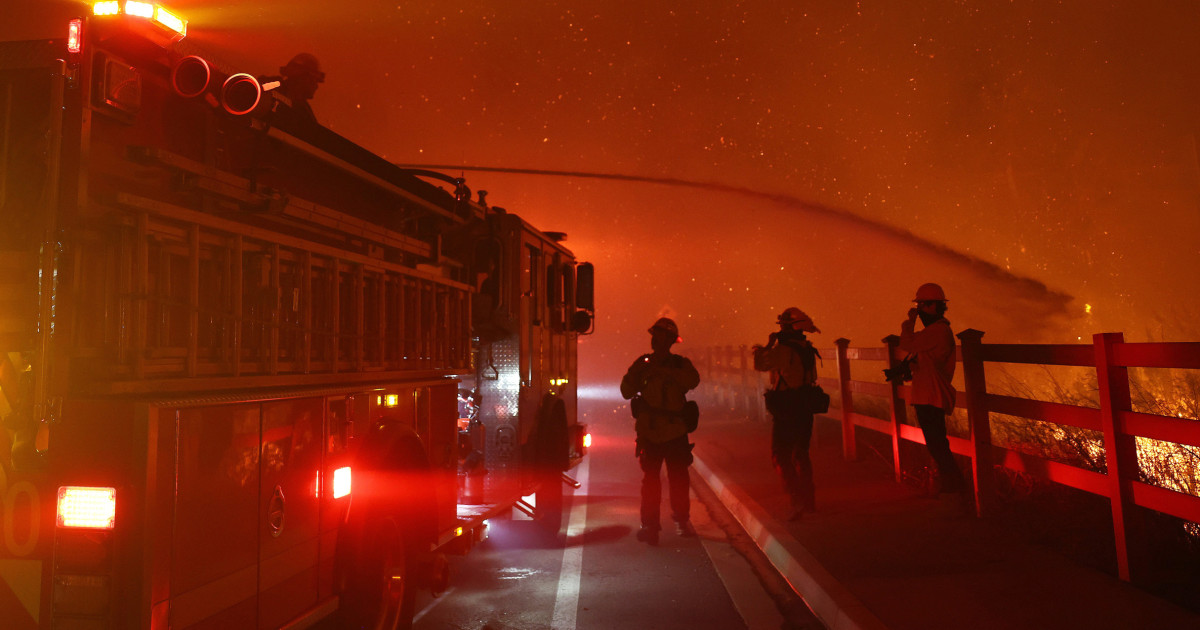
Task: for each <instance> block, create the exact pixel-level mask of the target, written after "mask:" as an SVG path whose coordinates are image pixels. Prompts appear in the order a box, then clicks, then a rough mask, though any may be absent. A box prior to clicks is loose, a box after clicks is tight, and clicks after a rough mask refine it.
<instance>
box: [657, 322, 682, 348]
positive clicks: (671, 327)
mask: <svg viewBox="0 0 1200 630" xmlns="http://www.w3.org/2000/svg"><path fill="white" fill-rule="evenodd" d="M658 330H661V331H663V332H665V333H668V334H671V335H675V343H679V342H680V341H682V339H680V337H679V326H677V325H676V324H675V320H673V319H671V318H670V317H660V318H658V321H656V322H654V325H653V326H651V327H650V331H649V332H650V334H651V335H653V334H654V332H655V331H658Z"/></svg>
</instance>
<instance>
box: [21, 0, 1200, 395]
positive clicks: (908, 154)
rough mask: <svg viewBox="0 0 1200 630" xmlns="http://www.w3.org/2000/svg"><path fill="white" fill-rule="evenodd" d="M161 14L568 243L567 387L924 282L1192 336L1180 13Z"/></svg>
mask: <svg viewBox="0 0 1200 630" xmlns="http://www.w3.org/2000/svg"><path fill="white" fill-rule="evenodd" d="M172 5H173V6H174V7H175V8H177V9H178V10H179V11H180V12H182V13H183V14H185V15H186V16H187V17H188V18H189V19H190V20H191V23H190V26H189V39H190V40H192V41H195V42H198V43H200V44H202V45H205V46H206V47H210V48H213V49H215V50H217V51H218V53H219V54H220V55H224V56H225V61H226V63H228V64H229V65H231V66H233V67H236V68H239V69H241V70H243V71H246V72H250V73H253V74H259V75H265V74H273V73H277V72H278V66H280V65H282V64H283V63H285V62H286V61H287V59H289V58H290V57H291V56H292V55H293V54H295V53H298V52H302V51H303V52H310V53H313V54H314V55H316V56H317V57H318V58H319V59H320V62H321V66H322V69H323V70H324V71H325V72H326V73H327V80H326V82H325V83H324V84H323V85H322V86H321V87H320V89H319V91H318V92H317V94H316V97H315V99H314V100H313V101H312V105H313V108H314V110H315V111H316V115H317V118H318V120H319V121H320V122H321V123H322V124H324V125H326V126H328V127H330V128H332V129H333V130H335V131H337V132H338V133H340V134H342V135H344V136H346V137H348V138H350V139H352V140H355V141H356V142H358V143H360V144H362V145H364V146H366V147H367V148H369V149H371V150H373V151H375V152H378V153H381V154H383V155H384V156H386V157H387V158H388V159H390V160H392V161H395V162H397V163H401V164H412V165H440V166H443V167H446V170H450V171H451V172H452V173H453V174H455V175H457V174H459V172H458V171H454V170H452V168H451V167H453V168H458V169H462V170H461V173H462V174H464V175H465V176H466V178H467V183H468V185H470V186H471V187H472V188H473V189H475V190H479V189H486V190H488V191H489V193H490V194H489V196H488V201H489V202H490V203H492V204H494V205H497V206H502V207H504V208H506V209H507V210H509V211H511V212H514V213H517V214H520V215H522V216H523V217H525V218H526V219H528V220H529V221H530V222H531V223H533V224H535V225H537V226H538V227H541V228H542V229H546V230H556V231H563V232H566V233H568V240H567V241H566V244H567V245H568V246H569V247H571V248H572V249H573V250H574V251H575V253H576V254H577V255H578V256H579V257H580V258H581V259H584V260H590V261H592V262H594V263H595V265H596V269H597V300H598V305H597V306H598V318H597V322H596V327H595V331H596V332H595V334H594V335H593V336H590V337H587V338H585V339H584V342H583V344H582V345H581V351H580V352H581V361H580V365H581V377H582V380H584V381H592V382H593V383H600V382H604V381H608V380H609V379H611V378H612V377H613V375H614V374H619V372H620V371H621V370H623V369H624V367H625V366H626V365H627V364H628V361H629V360H630V359H631V358H632V357H633V356H635V355H636V354H637V353H639V352H643V351H645V350H646V349H648V335H647V334H646V329H647V327H648V326H649V325H650V323H651V322H653V321H654V320H655V318H657V317H659V316H660V315H670V316H672V317H675V318H676V319H677V320H678V321H679V323H680V328H681V334H682V337H683V340H684V342H683V344H682V345H681V346H680V347H679V351H680V352H682V353H683V354H688V352H689V351H695V350H696V349H698V348H700V347H702V346H706V345H710V344H750V343H755V342H759V343H761V342H763V341H765V339H766V335H767V333H769V332H770V331H771V330H772V329H773V328H774V321H775V317H776V316H777V315H778V313H779V312H780V311H782V310H783V309H784V308H786V307H788V306H793V305H794V306H799V307H801V308H802V309H804V310H805V311H806V312H807V313H808V314H809V315H811V316H812V318H813V319H814V320H815V322H816V323H817V325H818V326H819V327H820V328H821V331H822V333H821V334H819V335H816V341H817V345H818V347H830V346H832V343H833V340H834V339H837V338H839V337H846V338H849V339H850V340H851V341H852V343H853V344H854V345H877V344H879V342H880V339H882V338H883V337H884V336H885V335H888V334H892V333H895V332H897V331H898V326H899V322H900V320H901V319H902V318H903V317H904V315H905V312H906V311H907V309H908V308H909V307H910V305H911V303H910V300H911V299H912V297H913V292H914V290H915V289H916V287H917V286H918V285H920V284H921V283H924V282H930V281H932V282H938V283H939V284H941V285H942V286H943V287H945V289H946V292H947V294H948V297H949V300H950V302H949V305H950V311H949V312H948V313H947V317H948V318H949V319H950V320H951V322H952V325H953V326H954V328H955V330H962V329H965V328H976V329H979V330H983V331H985V332H986V336H985V337H984V340H985V341H993V342H1054V343H1068V342H1075V341H1077V340H1079V339H1082V340H1085V341H1087V340H1090V335H1091V334H1093V333H1096V332H1112V331H1120V332H1124V333H1125V334H1126V339H1128V340H1131V341H1146V340H1168V341H1174V340H1189V341H1191V340H1196V339H1200V325H1197V324H1196V323H1195V315H1196V313H1197V312H1198V311H1200V159H1198V157H1197V156H1198V148H1197V126H1198V125H1200V64H1198V63H1197V59H1200V38H1198V37H1196V36H1195V31H1196V29H1197V25H1200V3H1195V2H1149V3H1147V2H1141V1H1135V0H1115V1H1109V2H1095V1H1092V0H1087V1H1084V0H1066V1H1063V2H1045V1H1043V0H1016V1H1011V2H1010V1H1007V0H1006V1H1003V2H1000V1H990V2H960V1H936V2H929V1H917V2H890V1H889V2H884V1H874V2H871V1H859V2H848V1H845V0H813V1H806V2H799V1H796V2H792V1H786V2H781V1H779V0H770V1H767V0H746V1H742V2H730V1H724V0H722V1H708V0H702V1H690V2H644V1H629V0H610V1H605V2H512V1H506V2H496V1H488V2H484V1H474V2H471V1H468V2H458V3H447V2H443V1H440V0H438V1H433V0H405V1H404V2H390V3H389V2H368V1H366V0H343V1H342V2H324V1H323V2H316V1H313V0H289V1H287V2H283V1H269V2H253V3H250V2H241V1H233V0H218V1H216V2H214V1H212V0H181V1H179V2H174V3H172ZM6 13H8V12H7V11H6ZM11 15H15V14H11ZM18 21H19V20H18ZM13 24H14V22H10V27H12V25H13ZM25 26H33V27H35V28H46V29H48V30H49V31H53V28H52V27H56V26H55V25H40V24H33V25H28V24H27V25H25ZM4 28H5V27H2V26H0V30H2V29H4ZM53 34H54V33H53V32H48V33H47V35H53ZM597 175H599V176H601V177H596V176H597Z"/></svg>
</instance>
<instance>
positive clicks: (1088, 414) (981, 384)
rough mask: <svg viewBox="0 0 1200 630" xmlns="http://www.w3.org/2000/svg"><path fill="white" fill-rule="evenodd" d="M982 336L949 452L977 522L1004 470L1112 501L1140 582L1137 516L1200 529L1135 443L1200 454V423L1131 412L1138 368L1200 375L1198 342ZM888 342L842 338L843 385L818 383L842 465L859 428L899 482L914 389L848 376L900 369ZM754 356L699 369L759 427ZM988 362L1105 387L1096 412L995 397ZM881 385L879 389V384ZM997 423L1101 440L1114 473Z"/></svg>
mask: <svg viewBox="0 0 1200 630" xmlns="http://www.w3.org/2000/svg"><path fill="white" fill-rule="evenodd" d="M983 334H984V333H982V332H981V331H978V330H971V329H968V330H965V331H963V332H961V333H959V334H958V338H959V341H960V344H961V345H960V346H959V347H958V349H957V354H958V360H959V363H960V368H959V369H960V370H961V375H962V381H963V387H962V388H961V391H959V395H958V407H960V408H963V409H965V410H966V418H967V426H968V433H969V435H968V437H967V438H960V437H955V436H950V438H949V439H950V448H951V450H953V451H954V452H955V453H957V454H959V455H962V456H965V457H967V458H968V459H969V460H970V469H971V473H972V475H971V478H972V479H973V482H974V483H973V485H974V493H975V505H976V509H977V513H978V515H979V516H986V515H987V514H988V513H989V512H990V511H991V509H992V508H993V507H994V505H995V501H996V488H995V474H994V471H995V469H996V468H997V467H1004V468H1008V469H1011V470H1013V471H1018V472H1022V473H1026V474H1030V475H1033V476H1035V477H1039V478H1042V479H1045V480H1048V481H1052V482H1055V483H1059V484H1062V485H1065V486H1070V487H1072V488H1077V489H1079V490H1083V491H1086V492H1090V493H1092V494H1096V495H1100V496H1103V497H1107V498H1108V499H1109V502H1110V504H1111V506H1112V520H1113V532H1114V534H1115V539H1116V557H1117V570H1118V574H1119V576H1120V577H1121V579H1123V580H1126V581H1128V580H1130V579H1131V573H1133V574H1135V575H1134V576H1133V577H1136V573H1137V569H1136V568H1135V569H1134V570H1132V571H1131V569H1130V564H1131V556H1132V560H1133V564H1134V566H1135V567H1136V566H1137V563H1138V562H1139V558H1138V552H1132V553H1131V549H1133V548H1135V546H1136V545H1137V544H1138V542H1139V541H1138V540H1137V535H1136V533H1135V532H1136V530H1137V528H1136V523H1135V522H1134V515H1133V510H1134V509H1135V508H1137V507H1141V508H1146V509H1149V510H1155V511H1157V512H1161V513H1164V514H1170V515H1172V516H1175V517H1178V518H1182V519H1185V520H1187V521H1191V522H1193V523H1200V497H1196V496H1193V495H1191V494H1187V493H1184V492H1177V491H1175V490H1171V489H1168V488H1164V487H1162V486H1157V485H1154V484H1150V483H1146V482H1144V481H1142V480H1141V479H1140V478H1139V468H1138V456H1137V439H1138V438H1149V439H1153V440H1160V441H1164V442H1172V443H1175V444H1179V445H1186V446H1191V447H1200V421H1197V420H1194V419H1189V418H1178V417H1171V416H1162V415H1156V414H1151V413H1142V412H1137V411H1134V410H1133V405H1132V399H1131V395H1130V378H1129V370H1130V369H1131V368H1174V369H1192V370H1195V369H1200V343H1195V342H1187V343H1126V342H1125V341H1124V336H1123V335H1122V334H1121V333H1102V334H1097V335H1094V336H1093V342H1092V343H1091V344H1051V345H1033V344H985V343H983V341H982V339H983ZM883 341H884V345H883V346H881V347H874V348H851V347H850V341H849V340H847V339H838V340H837V341H836V342H835V343H836V348H835V349H834V350H833V353H834V354H835V356H836V367H837V376H836V377H835V378H830V377H824V378H821V379H820V380H819V383H820V385H821V386H822V387H824V388H826V389H827V390H830V393H831V394H833V393H840V397H841V401H842V402H841V408H840V409H831V410H830V413H829V414H826V415H827V416H828V417H830V418H832V419H834V420H837V421H840V423H841V427H842V448H843V454H844V456H845V457H846V458H847V459H849V460H853V459H856V458H857V452H856V442H855V431H856V430H857V429H858V428H860V427H861V428H864V429H869V430H872V431H878V432H880V433H883V434H885V435H889V436H891V439H892V455H893V463H894V467H895V472H896V477H897V480H899V478H900V474H901V470H902V468H901V464H902V462H901V448H900V444H901V440H907V441H910V442H915V443H918V444H924V443H925V439H924V436H923V435H922V434H921V430H920V429H919V428H918V427H916V426H912V425H909V424H906V423H905V418H906V415H907V411H906V404H905V402H904V401H905V400H906V399H907V398H908V396H909V395H910V393H911V388H910V387H909V386H907V385H895V384H891V383H884V382H872V381H862V380H854V379H852V378H851V376H850V374H851V369H850V368H851V362H852V361H873V362H877V363H878V364H880V365H882V364H884V363H886V364H887V365H888V366H889V367H894V366H895V365H896V363H897V362H898V361H899V360H900V359H901V358H902V356H903V353H901V352H899V351H898V349H897V344H898V343H899V337H896V336H894V335H893V336H889V337H887V338H885V339H884V340H883ZM826 352H829V351H826ZM823 354H824V353H823ZM750 356H751V355H750V349H749V348H747V347H745V346H742V347H738V348H735V347H731V346H728V347H724V348H716V349H709V350H708V351H707V352H702V353H700V355H699V356H697V357H696V364H697V367H699V368H700V370H701V373H702V374H703V375H704V382H706V388H707V389H706V393H708V394H709V396H710V401H713V402H716V403H719V404H723V405H726V406H728V407H729V408H730V409H732V410H734V411H737V412H740V413H745V414H747V415H749V416H750V417H753V418H764V417H765V416H766V414H765V410H764V409H763V406H762V396H761V394H762V391H763V388H764V380H763V378H762V376H761V375H760V373H758V372H754V371H753V369H752V367H751V366H752V361H751V360H750ZM988 363H997V364H999V363H1004V364H1026V365H1041V366H1075V367H1083V368H1092V369H1094V370H1095V375H1096V380H1097V383H1098V386H1099V408H1091V407H1083V406H1076V405H1070V404H1063V403H1056V402H1047V401H1041V400H1034V399H1030V398H1022V397H1017V396H1009V395H1002V394H996V393H990V392H988V388H987V382H986V377H985V374H986V371H985V365H986V364H988ZM878 373H879V372H878V371H876V372H875V374H878ZM879 380H880V381H882V380H883V379H882V377H880V378H879ZM856 394H858V395H872V396H879V397H882V398H884V399H886V400H887V401H888V414H889V418H888V419H887V420H883V419H880V418H876V417H872V416H868V415H864V414H861V413H857V412H855V410H854V397H855V395H856ZM836 398H837V396H836V395H835V399H836ZM991 414H1003V415H1008V416H1017V417H1021V418H1028V419H1032V420H1040V421H1043V422H1050V423H1054V424H1057V425H1060V426H1067V427H1078V428H1082V429H1089V430H1093V431H1097V432H1099V433H1100V434H1101V435H1102V436H1103V438H1102V446H1103V452H1104V455H1105V457H1104V466H1106V467H1107V470H1106V472H1093V471H1091V470H1087V469H1084V468H1080V467H1077V466H1072V465H1070V464H1064V463H1060V462H1056V461H1053V460H1050V459H1048V458H1045V457H1039V456H1036V455H1031V454H1028V453H1023V452H1019V451H1015V450H1012V449H1008V448H1004V447H1002V446H999V445H996V444H993V443H992V418H991Z"/></svg>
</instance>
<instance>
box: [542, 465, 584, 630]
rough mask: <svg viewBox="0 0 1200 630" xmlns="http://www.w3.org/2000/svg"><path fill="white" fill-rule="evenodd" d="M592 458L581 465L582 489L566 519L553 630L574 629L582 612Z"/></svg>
mask: <svg viewBox="0 0 1200 630" xmlns="http://www.w3.org/2000/svg"><path fill="white" fill-rule="evenodd" d="M590 461H591V458H590V457H588V458H585V459H584V460H583V463H582V464H580V465H579V470H578V475H579V476H578V478H577V481H579V484H580V485H579V488H578V489H577V490H576V491H575V497H574V500H572V501H571V517H570V519H568V521H567V538H566V540H567V545H568V546H567V548H566V549H564V550H563V560H562V570H561V571H559V573H558V595H556V596H555V598H554V618H553V619H552V620H551V621H550V627H551V628H553V630H575V615H576V613H578V612H579V576H580V573H581V572H582V571H583V545H582V544H580V543H579V542H578V541H580V540H582V539H583V532H584V530H586V529H587V489H588V466H589V462H590Z"/></svg>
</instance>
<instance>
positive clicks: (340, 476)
mask: <svg viewBox="0 0 1200 630" xmlns="http://www.w3.org/2000/svg"><path fill="white" fill-rule="evenodd" d="M348 494H350V467H349V466H344V467H342V468H338V469H337V470H335V471H333V498H335V499H340V498H342V497H344V496H346V495H348Z"/></svg>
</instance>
